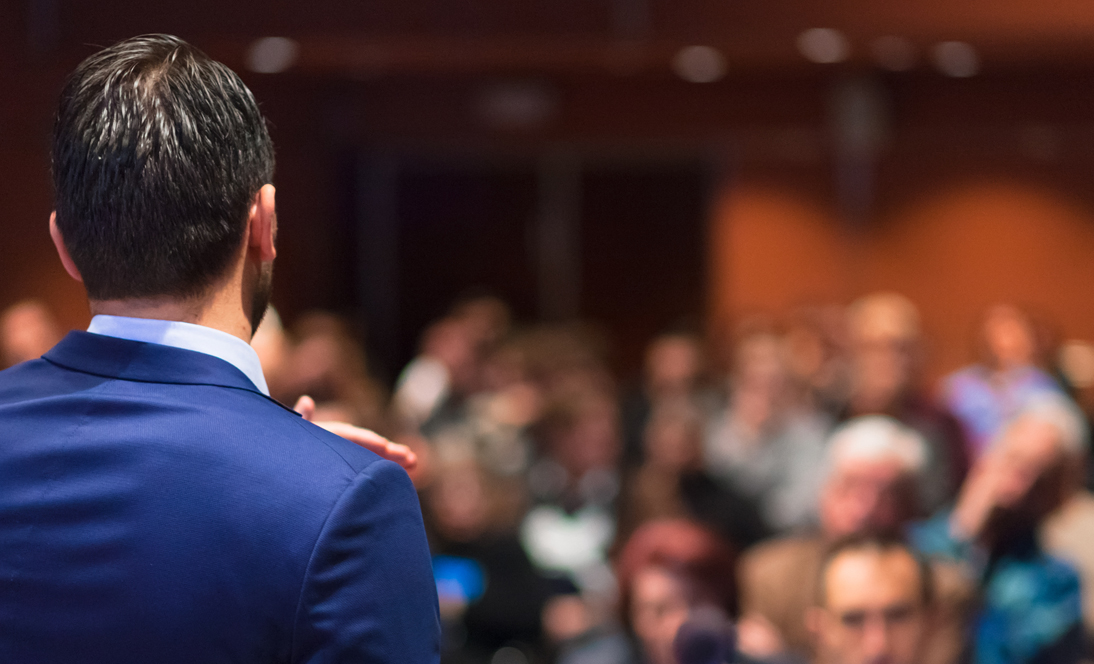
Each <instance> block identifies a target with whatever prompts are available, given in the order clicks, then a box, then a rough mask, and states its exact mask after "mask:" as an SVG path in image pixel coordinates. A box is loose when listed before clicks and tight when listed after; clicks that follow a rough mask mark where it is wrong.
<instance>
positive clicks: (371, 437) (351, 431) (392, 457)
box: [297, 397, 418, 470]
mask: <svg viewBox="0 0 1094 664" xmlns="http://www.w3.org/2000/svg"><path fill="white" fill-rule="evenodd" d="M301 398H302V399H303V398H304V397H301ZM298 404H299V402H298ZM313 410H314V404H313ZM297 412H300V411H299V409H298V410H297ZM315 424H318V425H319V426H321V427H323V428H324V429H326V430H327V431H330V432H331V433H333V434H336V435H339V436H341V437H343V438H345V439H346V440H348V441H350V442H351V443H356V444H358V445H360V446H361V447H363V448H365V449H366V450H369V451H371V452H375V453H376V454H378V455H380V456H381V457H383V458H385V459H387V460H388V461H394V462H395V463H397V464H399V465H400V466H402V467H403V468H405V469H406V470H413V469H414V467H415V466H417V465H418V456H417V455H416V454H414V452H413V451H411V449H410V448H409V447H407V446H406V445H400V444H399V443H393V442H391V441H390V440H388V439H387V438H384V437H383V436H381V435H380V434H378V433H376V432H375V431H369V430H368V429H362V428H361V427H355V426H353V425H352V424H346V423H345V422H316V423H315Z"/></svg>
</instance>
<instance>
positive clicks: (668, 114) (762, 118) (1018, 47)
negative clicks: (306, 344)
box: [0, 0, 1094, 377]
mask: <svg viewBox="0 0 1094 664" xmlns="http://www.w3.org/2000/svg"><path fill="white" fill-rule="evenodd" d="M815 4H816V5H817V6H814V5H815ZM949 4H950V5H954V6H952V7H951V6H943V4H942V3H915V4H914V5H913V4H909V3H880V4H879V3H868V2H865V1H858V0H855V1H852V0H842V1H841V2H834V3H824V7H820V6H819V3H802V2H794V1H791V0H783V1H781V2H776V3H771V2H759V1H756V2H740V3H721V2H713V1H711V2H703V1H700V0H689V1H687V2H668V1H667V0H665V1H661V0H646V1H643V2H638V1H637V0H635V1H627V0H616V1H608V0H605V1H604V2H587V1H585V0H581V1H578V0H569V1H566V2H558V1H553V2H546V1H544V2H527V3H508V2H501V1H500V0H497V1H491V2H480V3H467V4H466V5H461V4H453V3H440V2H420V3H405V2H395V1H394V0H391V1H386V0H385V1H378V2H370V3H343V2H334V1H333V0H332V1H325V2H313V3H288V2H275V3H261V4H258V3H247V2H230V1H223V0H222V1H220V2H211V1H210V2H205V1H203V0H202V1H195V2H190V3H185V4H179V3H147V2H135V1H122V0H114V1H109V2H107V1H104V2H76V1H75V0H22V1H17V0H3V2H2V3H0V231H2V233H0V307H4V306H7V305H8V304H10V303H12V302H15V301H17V300H19V299H22V298H25V297H40V298H43V299H46V300H47V301H48V302H49V303H50V304H51V305H52V306H53V307H54V308H55V309H56V310H57V312H58V314H59V316H60V317H61V319H62V321H63V323H64V324H66V325H69V326H79V325H83V324H85V323H86V319H87V311H86V307H85V305H84V303H83V299H82V293H81V291H80V289H79V287H78V286H77V285H76V284H73V283H71V282H70V281H69V280H68V279H67V277H66V276H65V275H64V274H63V272H62V271H61V269H60V266H59V264H58V263H57V261H56V259H55V258H54V256H53V253H52V248H51V246H50V244H49V241H48V237H47V234H46V230H45V228H46V220H47V218H48V214H49V211H50V209H51V192H50V185H49V178H48V167H49V164H48V159H47V143H48V132H49V126H50V121H51V113H52V107H53V104H54V102H55V99H56V95H57V93H58V91H59V89H60V86H61V83H62V81H63V78H64V76H65V75H66V73H67V72H68V71H70V70H71V69H72V68H73V67H74V66H75V65H76V64H77V63H78V62H79V61H80V60H81V59H82V58H84V57H86V56H87V55H89V54H91V53H92V52H94V51H95V49H96V45H106V44H109V43H111V42H113V41H115V40H117V39H120V38H124V37H127V36H131V35H134V34H139V33H143V32H150V31H164V32H173V33H176V34H179V35H180V36H182V37H184V38H186V39H188V40H190V41H192V42H193V43H195V44H196V45H198V46H199V47H201V48H203V49H205V50H207V51H208V52H209V53H210V54H211V55H212V56H213V57H216V58H218V59H221V60H223V61H225V62H226V63H228V64H229V65H231V66H232V67H233V68H235V69H237V70H238V71H240V73H241V75H242V76H243V77H244V80H245V81H246V82H247V84H248V85H249V86H251V87H252V89H253V90H254V92H255V94H256V96H257V97H258V99H259V100H260V101H261V103H262V106H263V109H264V111H265V113H266V114H267V115H268V117H269V119H270V122H271V125H272V134H273V138H274V141H275V143H276V145H277V148H278V173H277V178H276V184H277V186H278V205H279V217H280V221H281V235H280V240H279V241H280V257H279V262H278V270H277V290H276V295H275V303H276V304H277V305H278V306H279V307H280V309H281V310H282V311H283V313H284V314H285V317H286V318H287V319H288V320H290V321H291V320H292V319H293V318H294V317H295V316H297V315H299V314H300V313H302V312H304V311H306V310H308V309H311V308H330V309H334V310H336V311H341V312H343V313H347V314H348V315H350V316H351V317H353V318H354V319H355V320H356V321H357V322H358V323H359V324H360V326H361V328H362V329H363V330H366V334H367V336H368V340H369V343H370V346H371V348H372V349H373V351H374V352H375V353H376V354H377V365H378V367H379V368H380V369H381V370H382V371H383V372H385V373H386V374H387V375H388V377H390V376H391V374H392V373H393V372H394V371H396V370H397V368H398V366H399V365H400V364H401V362H402V361H403V360H405V359H406V357H407V356H408V355H409V354H410V353H411V352H412V349H413V345H414V343H415V342H416V338H417V335H418V333H419V332H420V330H421V327H422V325H424V324H425V323H426V322H427V321H429V320H431V319H432V318H434V317H436V316H438V315H440V314H441V313H443V311H444V309H445V307H446V306H447V305H448V304H449V302H450V301H451V299H452V298H454V297H457V296H459V295H461V294H466V293H469V292H475V291H478V290H486V291H491V292H494V293H497V294H500V295H502V296H504V297H505V298H506V299H507V300H509V301H510V302H511V303H512V305H513V306H514V309H515V311H516V313H517V314H518V316H519V317H521V318H523V319H525V320H540V319H561V318H567V317H571V316H581V317H585V318H590V319H592V320H594V321H597V322H599V323H600V324H601V325H602V326H603V328H604V329H605V330H606V332H607V333H608V335H609V336H610V338H611V339H612V340H613V342H614V347H615V349H616V351H615V357H614V358H613V359H614V361H615V363H616V364H617V366H618V367H620V368H621V369H623V370H633V369H634V367H635V366H636V364H637V362H638V360H639V357H640V351H641V347H642V345H643V343H644V342H645V340H646V339H647V338H648V336H649V335H650V334H652V333H654V332H655V331H656V330H657V329H659V328H661V327H664V326H666V325H670V324H674V323H677V322H680V321H692V322H695V321H698V324H700V325H702V326H705V327H706V328H707V329H710V330H722V329H725V328H726V327H728V326H730V325H731V324H732V322H733V321H734V320H736V319H738V318H739V317H740V316H741V315H742V314H743V313H745V312H749V311H754V310H766V311H778V310H780V309H782V308H785V307H787V306H792V305H794V304H798V303H802V302H807V301H822V300H839V301H846V300H847V299H849V298H851V297H854V296H856V295H858V294H861V293H863V292H867V291H869V290H871V289H875V288H892V289H897V290H900V291H902V292H905V293H906V294H908V295H909V296H911V297H912V298H913V299H914V300H915V301H916V302H917V303H918V304H919V305H920V306H921V307H922V309H923V313H924V319H925V324H926V327H927V329H928V331H929V332H930V333H931V335H932V338H933V350H934V353H933V357H934V366H935V370H936V371H941V370H944V369H946V368H949V367H952V366H954V365H956V364H959V363H961V362H962V361H964V360H965V359H966V357H967V347H968V344H967V337H968V329H969V326H970V325H971V324H972V321H973V319H974V317H975V315H976V313H977V311H978V309H980V308H982V307H983V306H985V305H987V304H989V303H990V302H993V301H996V300H999V299H1016V300H1018V301H1019V302H1022V303H1026V304H1029V305H1032V306H1033V307H1034V308H1036V309H1038V310H1040V311H1041V312H1042V313H1044V314H1045V316H1046V317H1047V318H1049V319H1051V320H1053V321H1055V322H1056V323H1057V324H1058V327H1059V331H1060V333H1061V335H1063V336H1070V337H1082V338H1087V339H1090V338H1094V307H1090V306H1087V304H1086V298H1087V295H1086V294H1087V293H1088V292H1089V291H1090V290H1091V286H1094V268H1092V267H1091V265H1092V261H1091V260H1090V258H1091V257H1094V200H1092V198H1091V194H1090V193H1089V192H1090V190H1091V187H1090V183H1091V182H1092V181H1094V157H1092V156H1091V155H1092V154H1094V150H1092V148H1094V86H1091V85H1090V83H1089V81H1090V80H1092V79H1091V76H1090V74H1091V73H1094V47H1092V46H1090V44H1094V40H1092V39H1090V38H1091V37H1094V10H1092V9H1091V8H1089V7H1087V5H1086V4H1084V3H1081V2H1065V1H1062V0H1057V1H1055V2H1050V3H1047V4H1045V3H1040V4H1038V5H1037V7H1032V6H1029V4H1028V3H1019V2H993V3H986V2H981V3H949ZM957 5H960V6H957ZM817 25H820V26H829V25H830V26H834V27H839V28H841V29H843V30H844V31H845V33H846V34H847V35H848V37H849V39H850V40H851V45H852V52H851V57H850V59H849V60H847V61H846V62H843V63H840V64H836V65H816V64H814V63H809V62H806V61H805V60H804V59H803V58H801V56H800V55H799V54H798V53H797V50H796V47H795V39H796V36H797V35H798V33H799V32H800V31H801V30H802V29H805V28H807V27H812V26H817ZM895 32H899V33H900V34H901V35H903V36H906V37H908V39H909V40H910V41H911V43H912V44H914V45H915V46H916V48H917V53H916V57H917V60H916V63H917V64H916V66H915V67H914V68H912V69H911V70H910V71H907V72H897V73H894V72H888V71H884V70H882V69H881V68H879V67H877V66H876V65H874V64H873V63H872V61H871V60H870V54H869V44H870V43H871V41H870V40H871V39H873V38H874V37H877V36H881V35H885V34H891V33H895ZM268 35H286V36H290V37H293V38H294V39H295V40H296V43H297V44H298V45H299V53H298V56H297V58H296V61H295V62H294V64H293V66H292V67H291V68H289V69H288V70H287V71H285V72H283V73H278V74H259V73H254V72H252V71H249V70H248V66H247V53H248V48H249V47H250V46H251V45H252V43H253V42H254V40H255V39H257V38H260V37H264V36H268ZM943 39H965V40H967V41H969V42H970V43H973V44H974V45H975V46H976V47H977V48H978V49H979V52H980V55H981V59H982V61H981V65H980V70H979V73H978V74H977V75H976V76H974V77H972V78H961V79H955V78H948V77H945V76H943V75H941V74H940V73H938V72H937V71H935V70H934V69H933V68H932V67H931V66H930V64H929V55H928V53H929V48H930V46H931V44H933V43H934V42H936V41H939V40H943ZM692 43H705V44H711V45H713V46H715V47H717V48H719V49H720V51H721V52H722V53H723V54H724V55H725V58H726V61H727V63H728V69H727V74H726V75H725V76H724V77H723V78H721V79H720V80H718V81H717V82H714V83H709V84H695V83H689V82H686V81H684V80H681V79H680V78H679V77H677V76H676V75H675V74H674V73H673V71H672V69H671V66H670V63H671V60H672V57H673V55H674V54H675V53H676V51H677V50H678V49H679V48H681V47H682V46H686V45H688V44H692ZM849 88H850V89H851V90H852V91H853V92H854V91H858V93H859V94H862V95H866V98H867V99H868V101H869V103H868V104H867V105H868V106H869V108H870V109H872V110H869V112H868V117H866V118H865V119H863V118H862V117H861V116H857V115H854V113H853V112H851V111H848V110H847V109H846V108H844V106H842V105H841V104H842V102H841V101H840V100H841V99H844V97H843V96H841V95H844V94H845V91H846V90H847V89H849ZM848 113H851V115H850V116H849V115H848ZM855 118H858V119H857V120H856V119H855ZM856 122H859V123H861V122H866V123H867V124H868V125H869V127H870V128H872V129H871V131H873V132H874V134H875V135H873V138H871V139H870V140H869V141H867V143H868V145H867V147H866V148H865V149H853V148H854V146H853V145H851V146H849V145H848V140H849V139H848V138H847V136H846V134H847V132H848V131H851V132H852V133H853V131H854V129H855V126H854V123H856ZM848 123H851V127H850V129H848Z"/></svg>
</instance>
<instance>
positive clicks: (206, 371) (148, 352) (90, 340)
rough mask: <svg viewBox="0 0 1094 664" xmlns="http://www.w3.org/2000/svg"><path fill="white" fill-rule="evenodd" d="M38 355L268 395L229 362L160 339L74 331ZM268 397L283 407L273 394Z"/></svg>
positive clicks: (71, 364)
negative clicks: (134, 339)
mask: <svg viewBox="0 0 1094 664" xmlns="http://www.w3.org/2000/svg"><path fill="white" fill-rule="evenodd" d="M42 358H43V359H45V360H46V361H48V362H51V363H53V364H56V365H58V366H62V367H65V368H66V369H71V370H73V371H80V372H83V373H89V374H93V375H96V376H105V377H108V378H118V379H121V380H132V381H138V382H142V383H167V384H176V385H215V386H218V387H228V388H233V389H239V390H247V391H249V392H254V393H255V394H258V395H259V396H262V397H263V398H267V399H269V397H267V396H266V395H264V394H262V392H260V391H259V390H258V388H257V387H255V385H254V383H252V382H251V381H250V379H249V378H247V376H246V375H245V374H244V373H243V372H242V371H240V370H239V369H237V368H236V367H235V366H233V365H232V364H231V363H229V362H225V361H224V360H222V359H220V358H218V357H214V356H212V355H207V354H205V353H199V352H197V351H191V350H183V349H181V348H174V347H172V346H164V345H161V344H153V343H144V342H141V341H129V340H128V339H119V338H117V337H108V336H104V335H101V334H92V333H90V332H81V331H74V332H69V333H68V335H67V336H65V338H64V339H62V340H61V342H60V343H58V344H57V345H56V346H54V347H53V348H51V349H50V350H49V352H48V353H46V354H45V355H43V356H42ZM270 401H273V402H274V403H276V404H278V405H279V406H281V407H282V408H285V406H284V405H283V404H281V403H279V402H278V401H277V400H275V399H270ZM286 410H290V411H291V409H288V408H286Z"/></svg>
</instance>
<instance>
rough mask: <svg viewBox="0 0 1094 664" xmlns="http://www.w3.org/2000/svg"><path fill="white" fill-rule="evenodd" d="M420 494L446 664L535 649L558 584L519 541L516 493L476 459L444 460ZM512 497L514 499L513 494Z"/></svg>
mask: <svg viewBox="0 0 1094 664" xmlns="http://www.w3.org/2000/svg"><path fill="white" fill-rule="evenodd" d="M437 470H438V472H437V479H436V481H435V482H434V483H433V484H432V485H431V486H430V488H429V490H428V491H427V492H426V494H425V496H424V502H425V505H426V507H427V508H428V509H427V510H426V513H427V514H428V515H429V516H430V517H431V518H430V520H429V524H428V525H429V527H430V528H429V530H430V534H431V540H432V542H431V544H432V548H433V552H434V559H433V568H434V576H435V577H436V579H437V594H438V597H439V599H440V606H441V618H442V628H443V635H444V638H443V643H444V652H443V653H442V661H443V662H445V663H446V664H448V663H452V664H480V663H481V664H488V663H489V662H491V661H493V657H494V656H495V655H496V653H497V652H498V651H499V650H501V649H502V648H515V649H518V650H520V651H521V652H525V653H531V652H534V651H536V650H537V649H538V648H539V647H540V641H541V623H540V615H541V614H542V612H543V609H544V607H545V605H546V603H547V600H548V599H549V597H550V596H551V594H552V593H553V592H555V586H554V585H553V584H552V583H551V581H550V580H549V579H546V578H544V577H543V576H542V575H541V574H539V573H538V572H537V571H536V569H535V568H534V567H533V566H532V563H531V561H529V560H528V557H527V555H525V553H524V550H523V548H522V547H521V545H520V542H519V541H518V539H517V537H516V529H515V522H514V517H515V516H516V514H517V513H516V512H514V510H513V509H512V504H511V503H513V502H516V503H518V504H519V503H520V498H519V487H514V486H513V485H512V483H511V482H505V481H504V480H500V479H498V478H492V477H490V475H489V474H488V473H487V472H485V471H483V469H482V468H480V467H479V466H478V464H477V463H476V462H475V460H474V459H473V458H464V459H452V460H444V461H442V462H440V463H439V464H438V469H437ZM514 492H516V493H517V494H518V495H514Z"/></svg>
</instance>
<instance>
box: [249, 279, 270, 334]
mask: <svg viewBox="0 0 1094 664" xmlns="http://www.w3.org/2000/svg"><path fill="white" fill-rule="evenodd" d="M272 293H273V261H271V262H269V263H263V264H262V267H260V268H259V271H258V281H256V282H255V289H254V293H253V294H252V295H251V336H254V333H255V332H257V331H258V326H259V325H260V324H261V323H262V319H263V318H264V317H265V316H266V309H268V308H269V306H270V295H271V294H272Z"/></svg>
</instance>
